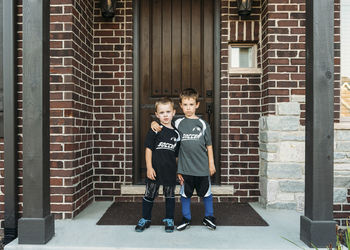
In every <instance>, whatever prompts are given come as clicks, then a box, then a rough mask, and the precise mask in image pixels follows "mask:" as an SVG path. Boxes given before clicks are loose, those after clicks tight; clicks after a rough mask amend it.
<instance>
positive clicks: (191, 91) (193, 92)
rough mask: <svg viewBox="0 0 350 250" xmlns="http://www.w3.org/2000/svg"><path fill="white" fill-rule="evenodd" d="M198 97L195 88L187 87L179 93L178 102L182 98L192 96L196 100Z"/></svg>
mask: <svg viewBox="0 0 350 250" xmlns="http://www.w3.org/2000/svg"><path fill="white" fill-rule="evenodd" d="M198 97H199V94H198V92H197V91H196V90H195V89H193V88H187V89H184V90H182V92H181V93H180V102H182V99H184V98H193V99H195V100H196V102H198Z"/></svg>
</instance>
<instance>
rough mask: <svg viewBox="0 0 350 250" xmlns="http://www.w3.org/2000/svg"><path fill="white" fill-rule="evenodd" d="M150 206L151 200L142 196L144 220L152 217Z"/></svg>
mask: <svg viewBox="0 0 350 250" xmlns="http://www.w3.org/2000/svg"><path fill="white" fill-rule="evenodd" d="M152 207H153V201H149V200H146V199H145V198H143V200H142V218H144V219H146V220H151V218H152Z"/></svg>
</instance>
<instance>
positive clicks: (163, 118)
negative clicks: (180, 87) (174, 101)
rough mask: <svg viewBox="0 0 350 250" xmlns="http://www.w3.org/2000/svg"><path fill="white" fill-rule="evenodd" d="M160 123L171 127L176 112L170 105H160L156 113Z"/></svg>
mask: <svg viewBox="0 0 350 250" xmlns="http://www.w3.org/2000/svg"><path fill="white" fill-rule="evenodd" d="M155 114H156V116H157V118H158V119H159V120H160V123H161V124H163V125H165V126H166V125H171V120H172V119H173V117H174V115H175V110H174V108H173V107H172V106H171V104H170V103H166V104H158V106H157V112H156V113H155Z"/></svg>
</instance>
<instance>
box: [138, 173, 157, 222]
mask: <svg viewBox="0 0 350 250" xmlns="http://www.w3.org/2000/svg"><path fill="white" fill-rule="evenodd" d="M158 189H159V184H158V183H156V182H154V181H151V180H148V179H147V180H146V191H145V196H144V197H143V200H142V218H144V219H146V220H151V218H152V208H153V201H154V199H155V198H156V197H157V195H158Z"/></svg>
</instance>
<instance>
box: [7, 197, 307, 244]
mask: <svg viewBox="0 0 350 250" xmlns="http://www.w3.org/2000/svg"><path fill="white" fill-rule="evenodd" d="M111 204H112V202H94V203H92V204H91V205H90V206H89V207H87V208H86V209H85V210H84V211H83V212H82V213H81V214H79V215H78V216H77V217H76V218H74V219H70V220H56V221H55V232H56V233H55V236H54V237H53V238H52V239H51V240H50V241H49V242H48V243H47V244H46V245H19V244H18V240H17V239H16V240H14V241H13V242H11V243H10V244H8V245H7V246H5V250H42V249H47V250H58V249H60V250H90V249H91V250H92V249H94V250H114V249H115V250H117V249H118V250H121V249H123V250H135V249H139V250H143V249H145V250H146V249H147V250H150V249H187V250H190V249H242V250H243V249H245V250H246V249H269V250H271V249H274V250H285V249H301V248H302V249H309V248H308V247H307V246H306V245H305V244H304V243H303V242H301V241H300V239H299V230H300V229H299V227H300V225H299V223H300V215H301V214H300V213H298V212H296V211H292V210H278V209H264V208H262V207H261V206H260V205H259V204H258V203H252V204H251V205H252V206H253V208H254V209H255V210H256V211H257V212H258V213H259V214H260V215H261V216H262V217H263V218H264V219H265V220H266V221H267V223H268V224H269V226H267V227H257V226H218V227H217V229H216V230H215V231H210V230H209V229H207V228H206V227H204V226H191V228H189V229H186V230H185V231H182V232H178V231H175V232H173V233H165V232H164V227H163V226H151V227H150V228H149V229H147V230H145V231H144V232H142V233H136V232H135V231H134V225H132V226H97V225H96V222H97V221H98V220H99V219H100V217H101V216H102V215H103V213H104V212H105V211H106V209H107V208H108V207H109V206H110V205H111ZM153 212H156V211H153ZM193 212H195V211H193ZM140 214H141V211H140ZM138 219H139V218H135V223H136V222H137V221H138ZM282 237H285V238H287V239H288V240H290V241H292V242H294V243H295V244H297V245H298V246H300V247H301V248H299V247H297V246H296V245H294V244H292V243H291V242H289V241H287V240H285V239H283V238H282ZM310 249H311V248H310Z"/></svg>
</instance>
